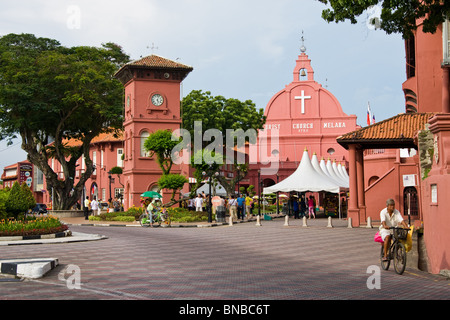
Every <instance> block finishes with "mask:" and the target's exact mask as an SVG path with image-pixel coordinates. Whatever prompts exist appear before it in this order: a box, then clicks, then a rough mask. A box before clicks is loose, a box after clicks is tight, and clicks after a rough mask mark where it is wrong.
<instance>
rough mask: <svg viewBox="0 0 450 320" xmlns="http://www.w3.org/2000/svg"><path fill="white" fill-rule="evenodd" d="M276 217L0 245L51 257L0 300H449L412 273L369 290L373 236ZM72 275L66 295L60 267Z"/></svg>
mask: <svg viewBox="0 0 450 320" xmlns="http://www.w3.org/2000/svg"><path fill="white" fill-rule="evenodd" d="M283 224H284V219H276V220H273V221H262V226H261V227H257V226H255V224H254V222H249V223H242V224H236V225H234V226H232V227H229V226H218V227H214V228H155V229H151V228H134V227H125V228H117V227H81V226H72V227H71V229H72V230H74V231H79V232H86V233H94V234H104V235H106V236H107V237H108V239H106V240H99V241H90V242H79V243H63V244H49V245H47V244H43V245H29V246H6V247H0V256H1V257H2V259H10V258H34V257H49V256H52V257H56V258H58V259H59V262H60V265H59V266H58V267H57V268H55V269H54V270H52V271H51V272H50V273H49V274H47V275H46V276H45V277H44V278H42V279H40V280H24V281H21V282H0V299H58V300H65V299H67V300H71V299H126V300H141V299H169V300H172V299H182V300H186V299H188V300H209V299H218V300H222V299H226V300H229V299H232V300H233V299H238V300H241V299H245V300H253V299H258V300H261V299H262V300H304V299H307V300H309V299H313V300H317V299H321V300H322V299H323V300H326V299H345V300H352V299H358V300H360V299H368V300H372V299H418V300H419V299H449V298H450V285H449V283H450V282H449V281H447V280H444V278H442V277H438V276H430V275H428V274H424V273H421V272H418V271H416V270H408V269H407V271H406V272H405V273H404V274H403V275H402V276H399V275H397V274H395V272H394V271H393V267H392V266H391V268H390V270H389V271H383V270H381V289H379V290H377V289H373V290H369V289H368V288H367V285H366V282H367V279H368V277H369V276H370V275H371V274H368V273H367V268H368V267H369V266H371V265H375V266H379V258H378V253H379V245H378V244H376V243H374V242H373V235H374V233H375V229H366V228H354V229H348V228H347V227H346V226H347V222H346V221H344V220H342V221H337V220H334V221H333V225H334V226H335V227H334V228H327V227H326V225H327V221H326V220H325V219H316V220H308V225H309V227H308V228H304V227H302V222H301V220H292V219H291V220H290V226H289V227H285V226H283ZM71 265H76V266H77V267H79V270H80V276H81V277H80V279H81V285H80V287H81V288H80V289H69V288H68V287H67V285H66V281H64V280H63V279H62V280H61V275H63V276H64V277H65V279H69V278H70V276H71V275H72V274H71V273H64V270H65V268H67V267H69V266H71Z"/></svg>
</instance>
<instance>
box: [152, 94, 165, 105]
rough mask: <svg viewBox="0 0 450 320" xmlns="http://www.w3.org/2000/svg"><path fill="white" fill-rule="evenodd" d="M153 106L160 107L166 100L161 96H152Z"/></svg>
mask: <svg viewBox="0 0 450 320" xmlns="http://www.w3.org/2000/svg"><path fill="white" fill-rule="evenodd" d="M152 103H153V105H155V106H157V107H159V106H161V105H162V104H163V103H164V98H163V97H162V96H161V95H160V94H154V95H153V96H152Z"/></svg>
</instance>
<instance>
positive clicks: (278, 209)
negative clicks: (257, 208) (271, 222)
mask: <svg viewBox="0 0 450 320" xmlns="http://www.w3.org/2000/svg"><path fill="white" fill-rule="evenodd" d="M279 178H280V176H279V175H278V173H277V183H278V180H279ZM279 195H280V192H279V191H277V214H280V196H279Z"/></svg>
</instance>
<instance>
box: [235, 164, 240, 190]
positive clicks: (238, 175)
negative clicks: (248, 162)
mask: <svg viewBox="0 0 450 320" xmlns="http://www.w3.org/2000/svg"><path fill="white" fill-rule="evenodd" d="M236 169H237V173H238V174H237V183H238V196H239V194H240V193H241V190H240V189H239V180H241V179H240V178H241V167H240V166H237V167H236Z"/></svg>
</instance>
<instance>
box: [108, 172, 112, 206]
mask: <svg viewBox="0 0 450 320" xmlns="http://www.w3.org/2000/svg"><path fill="white" fill-rule="evenodd" d="M108 179H109V199H110V201H112V198H111V182H112V173H111V170H109V171H108Z"/></svg>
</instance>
